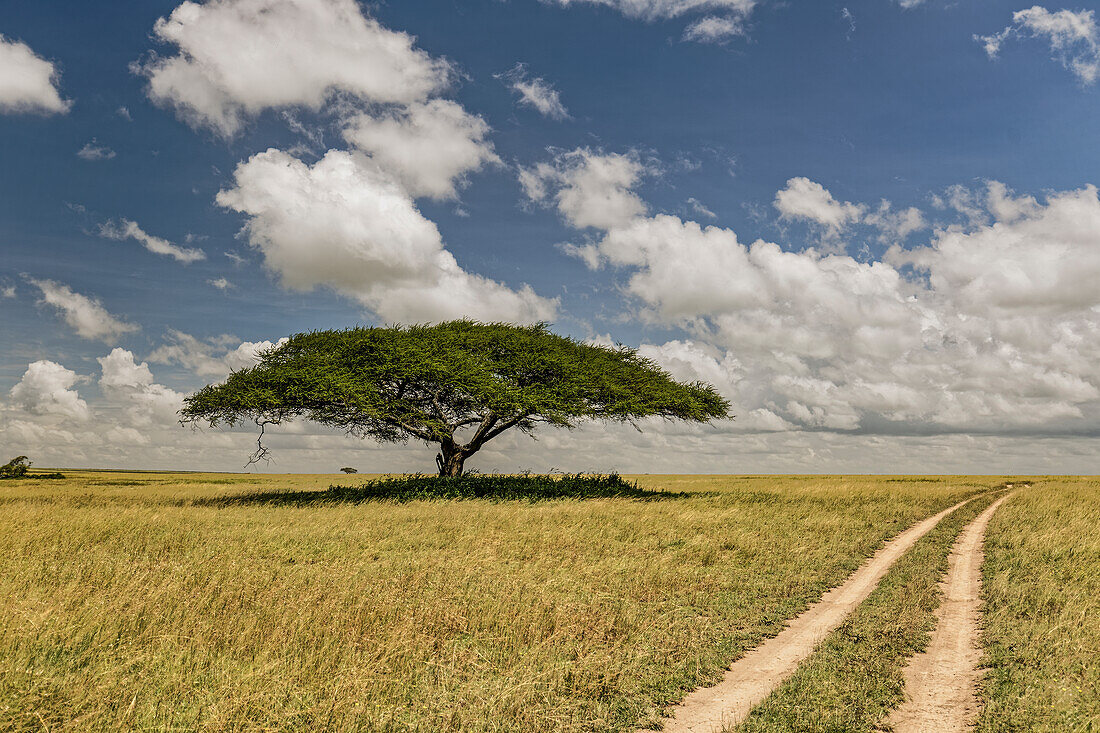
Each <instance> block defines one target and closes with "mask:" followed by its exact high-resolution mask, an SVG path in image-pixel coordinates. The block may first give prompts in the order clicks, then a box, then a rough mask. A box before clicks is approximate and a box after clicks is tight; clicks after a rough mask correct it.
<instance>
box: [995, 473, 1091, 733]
mask: <svg viewBox="0 0 1100 733" xmlns="http://www.w3.org/2000/svg"><path fill="white" fill-rule="evenodd" d="M983 576H984V583H983V595H984V597H985V602H986V608H985V633H984V638H983V642H984V645H985V647H986V658H985V660H984V662H985V664H986V665H987V666H988V667H989V671H988V673H987V675H986V680H985V685H984V688H983V698H984V702H985V709H984V711H983V713H982V716H981V718H980V719H979V721H978V730H979V731H1096V730H1100V479H1097V478H1096V477H1093V478H1091V479H1066V478H1057V479H1049V480H1046V481H1043V482H1041V483H1036V484H1035V486H1033V487H1032V488H1030V489H1026V490H1021V491H1020V492H1018V494H1017V495H1016V496H1014V497H1013V498H1012V500H1010V501H1008V502H1006V503H1005V505H1004V506H1003V507H1001V509H1000V511H998V513H997V514H995V515H994V517H993V521H992V522H991V523H990V526H989V532H988V534H987V537H986V551H985V565H984V566H983Z"/></svg>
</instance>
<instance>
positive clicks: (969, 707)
mask: <svg viewBox="0 0 1100 733" xmlns="http://www.w3.org/2000/svg"><path fill="white" fill-rule="evenodd" d="M1007 498H1008V496H1002V497H1001V498H999V499H997V501H995V502H993V503H992V504H990V505H989V507H988V508H987V509H986V510H985V511H983V512H982V513H981V514H979V515H978V517H977V518H976V519H975V520H974V521H973V522H971V523H970V524H969V525H967V526H966V528H965V529H964V530H963V531H962V534H960V535H959V539H958V540H956V541H955V545H954V547H952V548H951V555H950V557H949V558H948V569H947V575H946V576H945V577H944V580H943V582H942V583H941V584H940V588H941V589H942V590H943V602H942V603H941V604H940V607H939V609H937V611H936V630H935V632H934V633H933V635H932V641H931V643H930V644H929V646H928V649H927V650H925V651H923V652H921V653H920V654H916V655H914V656H913V658H912V659H910V660H909V664H908V666H907V667H906V668H905V671H904V674H905V697H906V701H905V702H904V703H903V704H902V705H901V706H900V707H898V708H897V709H896V710H895V711H894V712H893V713H892V714H891V715H890V718H889V723H890V724H891V725H892V726H893V729H894V731H895V733H923V732H925V731H927V732H928V733H933V732H935V733H940V732H942V733H948V732H950V731H965V730H967V729H968V727H969V726H970V724H971V722H973V720H974V719H975V718H976V717H977V715H978V700H977V695H976V691H977V684H978V678H979V673H978V665H979V663H980V662H981V656H982V653H981V649H980V648H979V646H978V633H979V631H978V622H979V620H980V618H981V591H982V573H981V570H982V560H983V559H984V553H983V551H982V545H983V543H984V541H985V530H986V527H987V526H988V525H989V520H990V519H991V518H992V517H993V513H994V512H995V511H997V507H999V506H1000V505H1001V504H1002V503H1003V502H1004V501H1005V499H1007Z"/></svg>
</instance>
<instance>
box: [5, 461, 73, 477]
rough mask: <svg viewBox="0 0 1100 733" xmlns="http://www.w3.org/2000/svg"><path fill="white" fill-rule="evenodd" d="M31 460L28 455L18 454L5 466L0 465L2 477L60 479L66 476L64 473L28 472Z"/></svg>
mask: <svg viewBox="0 0 1100 733" xmlns="http://www.w3.org/2000/svg"><path fill="white" fill-rule="evenodd" d="M30 467H31V462H30V461H29V460H27V457H26V456H16V457H15V458H13V459H11V460H10V461H8V462H7V463H5V464H4V465H3V466H0V479H6V478H33V479H43V478H48V479H60V478H65V475H64V474H62V473H28V471H29V470H30Z"/></svg>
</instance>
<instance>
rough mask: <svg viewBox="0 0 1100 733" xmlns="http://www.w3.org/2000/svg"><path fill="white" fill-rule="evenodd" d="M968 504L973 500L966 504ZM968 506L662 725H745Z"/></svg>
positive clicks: (677, 732) (891, 545)
mask: <svg viewBox="0 0 1100 733" xmlns="http://www.w3.org/2000/svg"><path fill="white" fill-rule="evenodd" d="M967 501H969V500H967ZM966 503H967V502H966V501H963V502H960V503H958V504H956V505H955V506H953V507H950V508H948V509H944V510H943V511H942V512H940V513H939V514H935V515H933V516H931V517H929V518H928V519H925V520H923V521H920V522H918V523H917V524H915V525H913V526H912V527H910V528H909V529H907V530H905V531H904V532H902V533H901V534H899V535H898V536H897V537H895V538H894V539H893V540H891V541H890V542H888V543H887V544H886V546H885V547H883V548H882V549H880V550H879V551H878V552H877V553H875V555H874V556H872V557H871V559H869V560H867V561H866V562H865V563H864V564H863V565H861V566H860V567H859V568H858V569H857V570H856V571H855V572H854V573H852V574H851V575H850V576H849V577H848V579H847V580H846V581H844V583H843V585H840V586H838V587H836V588H834V589H832V590H830V591H829V592H828V593H826V594H825V595H824V596H822V598H821V600H820V601H818V602H817V603H815V604H814V605H812V606H810V608H808V609H807V610H806V611H804V612H803V613H802V614H801V615H800V616H798V617H797V618H795V619H793V620H792V621H791V622H790V623H789V624H788V625H787V627H786V628H785V629H783V631H781V632H780V633H779V635H778V636H776V637H774V638H772V639H769V640H767V641H765V642H764V643H763V644H761V645H760V646H758V647H756V648H755V649H753V650H752V651H750V652H749V653H748V654H746V655H745V656H743V657H741V659H739V660H737V661H736V662H734V663H733V665H732V666H731V667H730V668H729V670H728V671H727V672H726V674H725V677H724V678H723V680H722V681H721V682H720V683H718V684H717V685H715V686H714V687H706V688H700V689H698V690H696V691H694V692H692V693H691V694H689V695H688V696H687V697H686V698H685V699H684V701H683V703H681V704H680V705H679V706H677V707H676V708H675V709H674V710H673V715H672V717H670V718H668V719H666V720H665V721H664V728H663V730H664V731H665V732H666V733H717V732H718V731H721V730H723V729H724V728H728V727H730V726H733V725H736V724H737V723H740V722H741V721H742V720H744V719H745V718H746V717H747V716H748V714H749V712H750V711H751V710H752V708H753V707H754V706H755V705H756V704H757V703H759V702H761V701H762V700H763V699H764V698H765V697H767V696H768V694H769V693H770V692H771V691H772V690H773V689H775V688H776V687H777V686H778V685H779V684H780V683H781V682H782V681H783V680H785V679H786V678H787V677H789V676H790V675H791V674H793V673H794V671H795V670H796V669H797V668H798V665H799V663H800V662H801V661H802V660H803V659H805V658H806V657H808V656H809V655H810V654H811V653H812V652H813V650H814V648H815V647H816V646H817V645H818V644H819V643H820V642H821V641H822V640H823V639H824V638H825V637H826V636H828V635H829V633H830V632H831V631H833V629H835V628H836V627H837V626H839V625H840V624H841V623H843V621H844V619H845V618H846V617H847V616H848V615H849V614H850V613H851V612H852V611H853V610H855V608H856V606H858V605H859V604H860V603H861V602H863V600H864V599H865V598H867V596H868V595H870V594H871V591H873V590H874V589H875V587H876V586H877V585H878V584H879V581H881V580H882V578H883V577H884V576H885V575H886V573H887V571H889V569H890V567H891V566H892V565H893V564H894V562H896V561H897V559H898V558H900V557H901V556H902V555H903V554H904V553H905V552H906V550H908V549H909V548H910V547H912V546H913V544H914V543H915V542H916V541H917V540H919V539H920V538H921V537H923V536H924V535H926V534H927V533H928V532H930V531H931V530H932V528H933V527H935V526H936V525H937V524H938V523H939V522H940V520H941V519H943V518H944V517H946V516H947V515H948V514H950V513H951V512H953V511H955V510H956V509H958V508H959V507H961V506H962V505H963V504H966Z"/></svg>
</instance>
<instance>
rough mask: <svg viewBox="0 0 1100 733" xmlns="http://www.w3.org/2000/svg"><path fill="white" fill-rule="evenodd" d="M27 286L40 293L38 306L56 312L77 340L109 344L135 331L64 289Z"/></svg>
mask: <svg viewBox="0 0 1100 733" xmlns="http://www.w3.org/2000/svg"><path fill="white" fill-rule="evenodd" d="M28 282H30V283H31V284H32V285H34V286H35V287H37V288H38V289H39V290H40V291H42V299H41V301H39V302H41V303H47V304H49V305H52V306H53V307H54V308H56V309H57V310H58V311H59V312H60V313H61V316H62V318H64V319H65V322H66V323H67V324H69V326H70V327H72V329H73V330H74V331H76V333H77V335H78V336H81V337H83V338H86V339H99V340H102V341H112V340H114V339H116V338H118V337H119V336H121V335H122V334H126V333H131V332H133V331H137V330H138V327H137V326H135V325H133V324H131V323H126V322H125V321H122V320H120V319H118V318H116V317H114V316H112V315H111V314H110V313H108V312H107V309H106V308H104V307H103V304H102V303H100V302H99V301H98V300H96V299H95V298H89V297H88V296H86V295H81V294H80V293H77V292H74V291H73V290H72V288H70V287H69V286H68V285H64V284H62V283H58V282H54V281H53V280H35V279H33V278H28Z"/></svg>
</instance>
